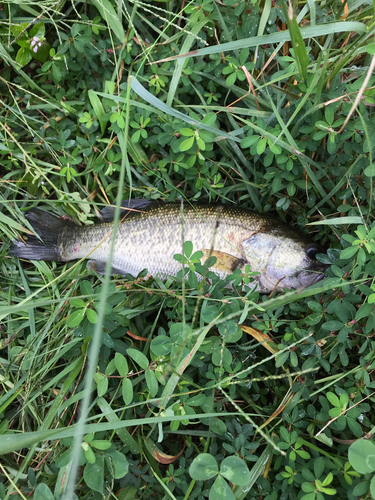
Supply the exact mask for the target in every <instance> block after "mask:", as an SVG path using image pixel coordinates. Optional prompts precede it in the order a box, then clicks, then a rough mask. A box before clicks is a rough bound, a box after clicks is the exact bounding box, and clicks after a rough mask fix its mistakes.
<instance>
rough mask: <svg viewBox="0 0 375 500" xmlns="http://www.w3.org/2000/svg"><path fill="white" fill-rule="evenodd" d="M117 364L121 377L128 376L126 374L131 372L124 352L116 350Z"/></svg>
mask: <svg viewBox="0 0 375 500" xmlns="http://www.w3.org/2000/svg"><path fill="white" fill-rule="evenodd" d="M115 365H116V370H117V371H118V372H119V374H120V375H121V377H126V375H127V374H128V373H129V366H128V362H127V360H126V358H125V356H124V355H123V354H121V353H119V352H116V354H115Z"/></svg>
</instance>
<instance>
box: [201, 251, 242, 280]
mask: <svg viewBox="0 0 375 500" xmlns="http://www.w3.org/2000/svg"><path fill="white" fill-rule="evenodd" d="M201 252H203V257H202V259H201V262H202V263H203V264H204V262H205V261H206V260H207V259H208V258H209V257H216V262H215V264H214V265H213V266H212V267H210V270H212V271H213V272H214V273H217V274H219V275H227V274H232V273H233V271H234V270H235V269H237V268H239V267H243V266H244V265H245V261H244V260H243V259H239V258H238V257H234V256H233V255H230V254H229V253H225V252H220V251H219V250H212V251H211V250H206V249H204V250H201Z"/></svg>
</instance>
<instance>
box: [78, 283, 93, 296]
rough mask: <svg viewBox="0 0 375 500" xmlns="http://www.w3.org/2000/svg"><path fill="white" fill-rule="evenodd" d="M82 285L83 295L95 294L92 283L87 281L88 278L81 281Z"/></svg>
mask: <svg viewBox="0 0 375 500" xmlns="http://www.w3.org/2000/svg"><path fill="white" fill-rule="evenodd" d="M80 287H81V292H82V295H88V296H90V295H92V294H93V288H92V284H91V283H90V282H89V281H87V280H83V281H81V284H80Z"/></svg>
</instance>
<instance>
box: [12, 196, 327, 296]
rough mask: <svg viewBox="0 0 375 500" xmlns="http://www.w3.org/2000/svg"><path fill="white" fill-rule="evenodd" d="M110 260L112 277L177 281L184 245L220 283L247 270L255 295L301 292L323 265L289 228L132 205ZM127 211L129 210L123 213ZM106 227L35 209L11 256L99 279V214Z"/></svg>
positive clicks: (213, 209)
mask: <svg viewBox="0 0 375 500" xmlns="http://www.w3.org/2000/svg"><path fill="white" fill-rule="evenodd" d="M122 206H123V207H127V208H122V209H121V217H122V221H121V222H120V224H119V226H118V229H117V232H116V243H115V250H114V254H113V261H112V266H113V272H114V273H115V274H121V275H125V274H127V273H129V274H132V275H133V276H137V275H138V274H139V272H140V271H142V270H143V269H147V270H148V272H149V274H151V275H153V276H157V277H159V278H166V277H167V276H176V274H177V273H178V271H179V270H180V269H181V264H180V262H178V261H176V260H175V259H174V258H173V256H174V255H175V254H181V253H182V231H183V235H184V241H191V242H192V243H193V248H194V250H195V251H197V250H201V251H202V252H203V258H202V263H203V262H204V261H205V260H206V259H207V258H208V257H209V256H210V255H212V256H214V257H216V258H217V260H216V263H215V264H214V266H213V267H212V268H211V270H212V271H214V272H215V273H216V274H218V275H219V276H220V277H221V278H225V277H226V276H228V275H230V274H232V273H233V271H234V270H235V269H240V270H241V271H242V272H244V270H245V266H246V265H247V264H250V268H251V271H257V272H259V273H260V275H258V276H256V277H255V280H256V283H257V285H258V290H259V291H260V292H262V293H268V292H271V291H272V290H274V289H275V290H278V291H282V290H283V289H285V288H286V289H291V288H297V289H299V288H305V287H306V286H308V285H312V284H313V283H316V282H317V281H319V280H320V279H322V278H323V277H324V275H323V272H324V270H325V269H326V267H327V266H325V265H324V264H321V263H319V262H318V261H317V260H316V258H315V257H316V254H317V253H319V252H321V248H320V247H319V245H317V244H316V243H312V242H311V241H309V240H308V239H307V238H306V237H305V236H304V235H302V234H301V233H299V232H298V231H296V230H294V229H293V228H291V227H290V226H289V225H287V224H285V223H283V222H281V221H279V220H277V219H274V218H272V217H270V216H268V215H264V214H259V213H256V212H252V211H250V210H247V209H244V208H239V207H237V206H231V205H216V204H194V205H192V206H190V205H188V204H185V205H184V208H183V217H181V205H180V203H163V202H153V201H145V200H131V201H130V202H129V201H126V202H124V203H123V204H122ZM129 209H131V210H129ZM101 215H102V220H103V221H104V222H102V223H99V224H95V225H93V226H77V225H75V224H74V223H73V222H71V221H70V220H67V218H64V217H62V218H60V217H56V216H55V215H52V214H50V213H48V212H45V211H42V210H39V209H34V210H30V211H29V212H27V214H26V217H27V219H28V221H29V222H30V224H31V225H32V226H33V228H34V231H35V233H36V234H37V235H38V237H37V236H34V235H31V236H27V238H24V242H22V241H14V242H13V244H12V246H11V249H10V253H11V254H12V255H14V256H16V257H21V258H24V259H32V260H50V261H60V262H66V261H70V260H75V259H82V258H85V257H87V258H88V259H91V261H92V267H94V269H95V270H97V271H98V272H104V269H105V263H106V261H107V259H108V256H109V251H110V242H111V234H112V230H113V222H111V221H112V220H113V215H114V208H111V207H106V208H105V209H104V210H103V211H102V212H101Z"/></svg>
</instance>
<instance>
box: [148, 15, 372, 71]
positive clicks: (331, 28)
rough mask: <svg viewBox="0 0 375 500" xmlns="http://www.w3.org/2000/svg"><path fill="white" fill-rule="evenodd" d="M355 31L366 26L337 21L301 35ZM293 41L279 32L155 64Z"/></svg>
mask: <svg viewBox="0 0 375 500" xmlns="http://www.w3.org/2000/svg"><path fill="white" fill-rule="evenodd" d="M349 31H353V32H355V33H365V32H366V26H365V25H364V24H362V23H360V22H357V21H355V22H344V21H337V22H334V23H326V24H317V25H315V26H307V27H306V28H302V29H301V35H302V37H303V38H314V37H319V36H325V35H329V34H333V33H335V34H337V33H346V32H349ZM290 41H291V35H290V32H289V31H288V30H287V31H279V32H277V33H272V34H270V35H262V36H253V37H250V38H243V39H242V40H236V41H235V42H227V43H223V44H221V45H214V46H211V47H205V48H203V49H198V50H193V51H191V52H188V53H187V54H182V55H177V56H170V57H166V58H165V59H159V60H158V61H155V64H157V63H161V62H166V61H173V60H174V59H177V58H179V57H195V56H207V55H210V54H218V53H220V52H228V51H232V50H238V49H243V48H244V47H247V48H250V47H257V46H258V45H265V44H274V43H285V42H290Z"/></svg>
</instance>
